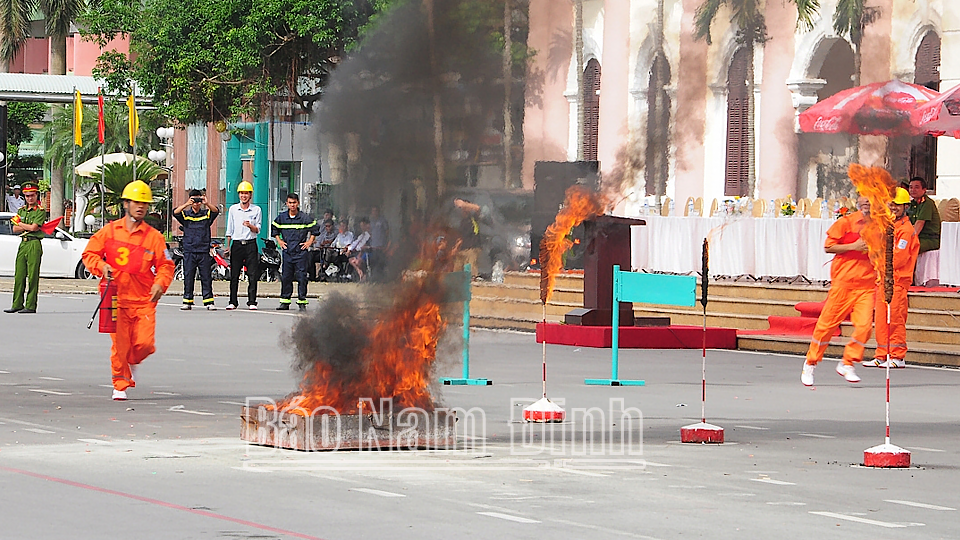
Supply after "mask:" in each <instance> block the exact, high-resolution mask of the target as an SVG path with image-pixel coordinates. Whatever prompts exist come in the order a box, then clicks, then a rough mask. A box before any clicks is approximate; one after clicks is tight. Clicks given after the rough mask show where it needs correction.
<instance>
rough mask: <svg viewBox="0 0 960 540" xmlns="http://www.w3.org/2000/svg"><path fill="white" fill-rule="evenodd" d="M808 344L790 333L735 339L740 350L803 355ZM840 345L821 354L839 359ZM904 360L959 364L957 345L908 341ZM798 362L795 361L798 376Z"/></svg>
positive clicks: (870, 350)
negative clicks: (789, 334) (908, 345)
mask: <svg viewBox="0 0 960 540" xmlns="http://www.w3.org/2000/svg"><path fill="white" fill-rule="evenodd" d="M809 345H810V341H809V340H808V339H805V338H801V337H794V336H770V335H752V336H739V337H738V338H737V348H738V349H739V350H744V351H760V352H776V353H786V354H796V355H800V356H803V355H805V354H806V353H807V348H808V347H809ZM844 345H846V340H844V339H843V338H834V339H833V340H832V341H830V345H829V346H828V347H827V352H826V354H825V356H826V357H828V358H841V357H842V356H843V347H844ZM876 346H877V344H876V342H875V341H873V340H870V341H869V342H868V343H867V350H866V352H865V353H864V358H873V355H874V352H875V350H876ZM906 360H907V364H917V365H926V366H949V367H960V345H947V344H936V343H911V344H910V350H909V352H907V358H906ZM801 363H802V362H800V363H798V364H797V377H798V378H799V375H800V365H801ZM831 367H832V366H831ZM798 384H799V382H798Z"/></svg>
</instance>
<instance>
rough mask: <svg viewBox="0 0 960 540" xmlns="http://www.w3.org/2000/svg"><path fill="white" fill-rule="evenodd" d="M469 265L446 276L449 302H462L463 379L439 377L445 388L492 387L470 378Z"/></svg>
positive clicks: (482, 381)
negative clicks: (461, 270) (451, 297)
mask: <svg viewBox="0 0 960 540" xmlns="http://www.w3.org/2000/svg"><path fill="white" fill-rule="evenodd" d="M472 281H473V280H472V275H471V273H470V265H469V264H465V265H463V272H452V273H450V274H447V277H446V285H447V291H448V293H449V294H450V295H451V296H453V297H455V298H454V299H452V300H451V301H458V300H462V301H463V377H460V378H456V377H440V382H441V383H443V384H444V385H446V386H492V385H493V381H491V380H489V379H471V378H470V297H471V293H470V291H471V288H470V284H471V283H472Z"/></svg>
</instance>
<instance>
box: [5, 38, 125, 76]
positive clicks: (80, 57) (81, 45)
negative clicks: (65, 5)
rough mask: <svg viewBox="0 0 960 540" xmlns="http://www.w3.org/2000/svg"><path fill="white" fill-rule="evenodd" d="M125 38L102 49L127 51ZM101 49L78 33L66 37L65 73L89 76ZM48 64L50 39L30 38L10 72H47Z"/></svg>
mask: <svg viewBox="0 0 960 540" xmlns="http://www.w3.org/2000/svg"><path fill="white" fill-rule="evenodd" d="M129 48H130V47H129V43H128V41H127V39H126V38H118V39H115V40H113V41H111V42H110V43H108V44H107V46H106V48H105V49H103V50H111V49H113V50H116V51H119V52H122V53H127V52H128V51H129ZM100 52H101V49H100V47H98V46H97V45H96V44H95V43H93V42H89V41H82V40H81V39H80V35H79V34H75V35H73V36H71V37H69V38H67V73H70V74H73V75H81V76H84V77H89V76H90V75H91V74H92V73H93V67H94V66H95V65H96V63H97V57H99V56H100ZM49 65H50V39H49V38H42V39H37V38H30V39H29V40H27V42H26V44H25V45H24V47H23V49H21V51H20V53H19V54H18V55H17V57H16V58H14V60H13V61H12V62H11V63H10V73H37V74H40V73H47V69H48V66H49Z"/></svg>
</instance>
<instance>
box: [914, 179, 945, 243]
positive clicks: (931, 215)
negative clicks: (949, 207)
mask: <svg viewBox="0 0 960 540" xmlns="http://www.w3.org/2000/svg"><path fill="white" fill-rule="evenodd" d="M909 191H910V197H911V198H912V199H913V200H912V201H911V202H910V206H909V207H908V208H907V215H908V216H909V217H910V222H911V223H913V228H914V230H915V231H916V232H917V237H918V238H919V239H920V253H923V252H925V251H933V250H936V249H940V212H939V211H938V210H937V205H936V204H934V203H933V201H932V200H930V198H929V197H927V182H926V181H925V180H924V179H923V178H920V177H919V176H917V177H914V178H911V179H910V190H909Z"/></svg>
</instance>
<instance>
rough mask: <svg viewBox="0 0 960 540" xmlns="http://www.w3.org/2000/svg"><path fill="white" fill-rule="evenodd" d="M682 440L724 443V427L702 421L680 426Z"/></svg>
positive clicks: (687, 441)
mask: <svg viewBox="0 0 960 540" xmlns="http://www.w3.org/2000/svg"><path fill="white" fill-rule="evenodd" d="M680 442H685V443H705V444H723V428H722V427H720V426H715V425H713V424H708V423H706V422H700V423H697V424H690V425H689V426H683V427H682V428H680Z"/></svg>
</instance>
